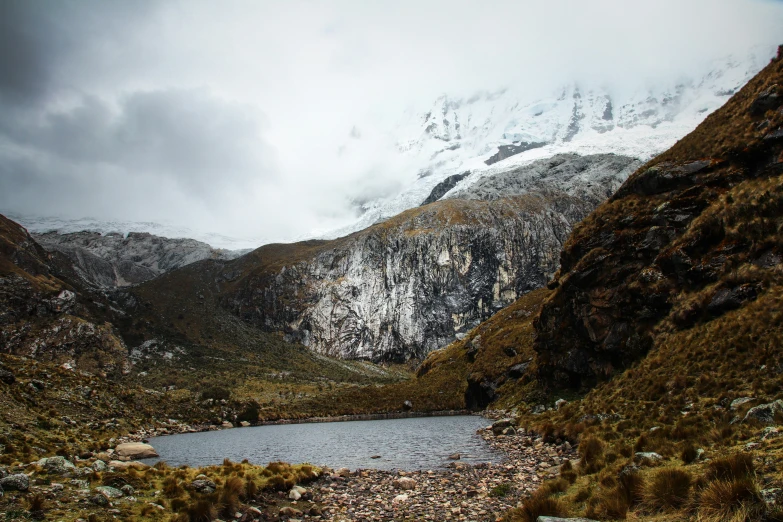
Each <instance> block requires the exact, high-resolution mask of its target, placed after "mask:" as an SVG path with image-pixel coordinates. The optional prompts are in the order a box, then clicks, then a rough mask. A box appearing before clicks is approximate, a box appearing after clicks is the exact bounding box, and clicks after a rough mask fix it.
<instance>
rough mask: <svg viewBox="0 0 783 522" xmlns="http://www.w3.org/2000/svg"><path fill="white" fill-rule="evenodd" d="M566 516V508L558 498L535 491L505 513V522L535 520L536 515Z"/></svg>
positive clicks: (535, 521) (530, 521) (531, 521)
mask: <svg viewBox="0 0 783 522" xmlns="http://www.w3.org/2000/svg"><path fill="white" fill-rule="evenodd" d="M544 516H550V517H566V516H568V508H567V506H566V505H565V503H564V502H563V501H561V500H560V499H557V498H554V497H550V496H547V495H545V494H540V493H536V494H534V495H533V496H531V497H530V498H528V499H526V500H525V501H524V502H522V506H521V507H518V508H516V509H512V510H511V511H509V512H508V514H507V515H506V518H505V520H506V522H537V521H538V517H544Z"/></svg>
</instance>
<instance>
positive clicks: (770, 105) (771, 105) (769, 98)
mask: <svg viewBox="0 0 783 522" xmlns="http://www.w3.org/2000/svg"><path fill="white" fill-rule="evenodd" d="M781 91H782V89H781V88H780V86H778V84H775V85H772V86H770V87H768V88H767V89H765V90H763V91H762V92H761V93H759V95H758V96H757V97H756V99H755V100H753V103H751V104H750V114H751V116H763V115H764V113H765V112H767V111H769V110H772V109H775V108H776V107H778V106H779V105H781V104H783V92H781Z"/></svg>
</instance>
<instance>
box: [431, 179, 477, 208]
mask: <svg viewBox="0 0 783 522" xmlns="http://www.w3.org/2000/svg"><path fill="white" fill-rule="evenodd" d="M468 175H470V171H468V172H463V173H462V174H453V175H451V176H449V177H448V178H446V179H444V180H443V181H441V182H440V183H438V184H437V185H435V188H433V189H432V192H430V195H429V196H427V199H425V200H424V201H423V202H422V203H421V204H422V205H429V204H430V203H434V202H436V201H438V200H439V199H440V198H442V197H443V196H445V195H446V193H447V192H448V191H450V190H451V189H453V188H454V187H456V186H457V183H459V182H460V181H462V180H463V179H465V178H466V177H467V176H468Z"/></svg>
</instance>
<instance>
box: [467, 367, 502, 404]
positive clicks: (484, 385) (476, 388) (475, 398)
mask: <svg viewBox="0 0 783 522" xmlns="http://www.w3.org/2000/svg"><path fill="white" fill-rule="evenodd" d="M476 379H478V380H476ZM497 387H498V384H497V383H496V382H494V381H490V380H489V379H486V378H480V377H477V376H474V375H473V374H471V375H469V376H468V388H467V390H465V406H466V407H467V408H468V409H469V410H483V409H484V408H486V407H487V406H489V404H490V403H491V402H492V401H494V400H495V399H496V398H497V392H496V390H497Z"/></svg>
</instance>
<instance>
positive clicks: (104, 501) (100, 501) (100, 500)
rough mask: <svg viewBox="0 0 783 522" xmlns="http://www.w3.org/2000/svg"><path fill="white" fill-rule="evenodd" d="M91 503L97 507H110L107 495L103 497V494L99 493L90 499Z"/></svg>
mask: <svg viewBox="0 0 783 522" xmlns="http://www.w3.org/2000/svg"><path fill="white" fill-rule="evenodd" d="M90 503H91V504H95V505H96V506H108V505H109V499H108V498H106V495H103V494H102V493H97V494H95V495H92V496H91V497H90Z"/></svg>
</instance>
